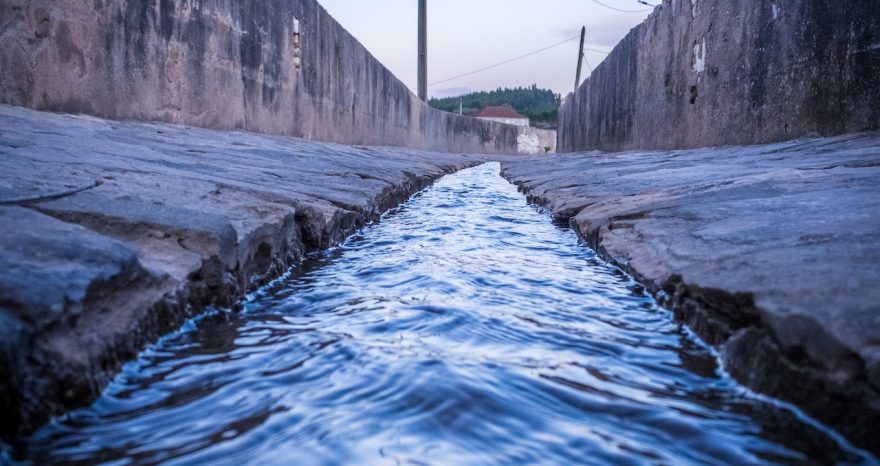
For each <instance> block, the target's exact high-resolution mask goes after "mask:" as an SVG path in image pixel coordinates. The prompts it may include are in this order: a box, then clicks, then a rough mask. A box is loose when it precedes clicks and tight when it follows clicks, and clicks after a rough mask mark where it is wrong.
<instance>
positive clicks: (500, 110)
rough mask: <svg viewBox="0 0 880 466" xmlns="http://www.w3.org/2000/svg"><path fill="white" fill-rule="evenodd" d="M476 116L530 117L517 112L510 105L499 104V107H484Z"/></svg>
mask: <svg viewBox="0 0 880 466" xmlns="http://www.w3.org/2000/svg"><path fill="white" fill-rule="evenodd" d="M474 116H475V117H483V118H528V117H526V116H524V115H520V114H519V113H517V112H516V110H514V109H513V107H511V106H510V105H499V106H497V107H493V106H491V105H490V106H488V107H483V109H482V110H480V111H479V112H477V113H476V114H474Z"/></svg>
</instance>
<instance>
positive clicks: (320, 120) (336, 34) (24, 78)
mask: <svg viewBox="0 0 880 466" xmlns="http://www.w3.org/2000/svg"><path fill="white" fill-rule="evenodd" d="M0 103H7V104H12V105H20V106H26V107H30V108H34V109H38V110H51V111H62V112H71V113H83V114H89V115H96V116H100V117H104V118H112V119H138V120H158V121H167V122H172V123H181V124H187V125H193V126H199V127H203V128H213V129H224V130H237V129H242V130H246V131H256V132H263V133H271V134H281V135H291V136H297V137H303V138H307V139H316V140H322V141H333V142H341V143H351V144H373V145H393V146H407V147H413V148H421V149H427V150H440V151H450V152H489V153H492V152H505V153H516V151H517V137H518V135H519V134H520V131H521V130H519V129H517V128H516V127H514V126H511V125H502V124H497V123H493V122H488V121H483V120H478V119H475V118H471V117H464V116H459V115H455V114H452V113H448V112H442V111H439V110H436V109H432V108H430V107H428V106H427V105H426V104H425V103H424V102H422V101H420V100H419V99H418V98H417V97H416V96H415V95H414V94H413V93H412V92H411V91H410V90H409V89H408V88H407V87H406V85H405V84H403V83H402V82H401V81H400V80H398V79H397V78H396V77H395V76H394V75H393V74H392V73H391V72H390V71H389V70H388V69H387V68H385V67H384V66H383V65H382V64H381V63H379V61H378V60H376V59H375V58H374V57H373V56H372V55H371V54H370V53H369V52H368V51H367V50H366V49H365V48H364V47H363V46H362V45H361V44H360V43H358V42H357V40H356V39H355V38H354V37H352V36H351V34H349V33H348V32H347V31H346V30H345V29H344V28H343V27H342V26H340V25H339V24H338V23H337V22H336V21H335V20H334V19H333V18H332V17H331V16H330V15H329V14H328V13H327V12H326V11H325V10H324V9H323V8H322V7H321V6H320V5H319V4H318V2H317V1H315V0H260V1H255V0H249V1H228V0H201V1H198V2H184V1H168V0H162V1H134V0H94V1H91V0H90V1H83V0H0Z"/></svg>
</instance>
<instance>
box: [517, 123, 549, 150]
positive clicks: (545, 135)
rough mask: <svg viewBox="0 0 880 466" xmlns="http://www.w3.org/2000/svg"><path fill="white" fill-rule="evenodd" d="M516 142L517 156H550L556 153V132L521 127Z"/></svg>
mask: <svg viewBox="0 0 880 466" xmlns="http://www.w3.org/2000/svg"><path fill="white" fill-rule="evenodd" d="M516 142H517V153H519V154H552V153H554V152H556V131H553V130H548V129H540V128H532V127H529V126H521V127H520V130H519V136H517V139H516Z"/></svg>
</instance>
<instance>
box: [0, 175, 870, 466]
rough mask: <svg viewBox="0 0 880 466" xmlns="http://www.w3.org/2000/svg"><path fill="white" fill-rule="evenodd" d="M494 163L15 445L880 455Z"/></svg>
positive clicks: (41, 448) (635, 455)
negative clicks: (759, 381)
mask: <svg viewBox="0 0 880 466" xmlns="http://www.w3.org/2000/svg"><path fill="white" fill-rule="evenodd" d="M498 169H499V167H498V165H497V164H487V165H484V166H481V167H478V168H474V169H470V170H465V171H463V172H460V173H457V174H455V175H451V176H448V177H446V178H444V179H443V180H441V181H439V182H438V183H436V184H435V185H434V186H433V187H431V188H430V189H428V190H426V191H424V192H422V193H420V194H418V195H416V196H415V197H414V198H413V199H412V200H411V201H410V202H408V203H406V204H405V205H403V206H402V207H400V208H398V209H396V210H395V211H393V212H392V213H390V214H389V215H386V216H385V218H384V220H383V222H382V223H381V224H378V225H374V226H371V227H368V228H366V229H365V230H364V231H362V232H360V233H359V234H358V235H356V236H354V237H352V238H351V239H349V240H348V241H347V242H346V243H345V244H344V245H342V246H341V247H340V248H337V249H335V250H333V251H330V252H328V253H326V254H323V255H321V256H320V257H316V258H313V259H311V260H310V261H309V262H307V263H305V264H303V265H302V266H301V267H298V268H297V270H295V271H294V273H293V274H292V275H291V276H290V278H288V279H286V280H284V281H282V282H279V283H276V284H274V285H273V286H272V287H270V288H266V289H264V290H261V291H259V292H257V293H255V294H254V296H253V299H252V300H250V301H249V302H247V303H246V304H245V309H244V311H243V312H240V313H232V312H214V313H210V314H208V315H206V316H204V317H202V318H199V319H197V320H194V321H192V322H190V323H188V324H187V325H186V326H184V327H183V328H182V329H181V330H180V331H178V332H176V333H174V334H171V335H169V336H167V337H165V338H163V339H162V340H161V341H160V342H159V343H157V344H156V345H153V346H152V347H151V348H149V349H148V350H146V351H144V352H143V353H142V354H141V355H140V357H139V358H138V360H137V361H134V362H132V363H129V364H127V365H126V366H125V367H124V369H123V372H122V373H121V374H120V375H119V376H118V377H117V378H116V380H115V381H114V382H113V383H112V384H111V385H110V386H109V387H108V388H107V390H106V391H105V393H104V395H103V396H102V397H101V398H100V399H99V400H97V401H96V402H95V403H94V404H93V405H92V406H90V407H88V408H85V409H81V410H78V411H75V412H73V413H71V414H69V415H67V416H65V417H63V418H59V419H57V420H55V421H53V422H52V423H50V424H48V425H47V426H45V427H44V428H43V429H41V430H40V431H38V432H37V433H36V434H35V435H34V436H33V437H32V438H30V439H29V440H28V441H27V442H24V443H23V444H22V445H20V446H19V448H18V449H17V451H16V455H17V456H18V457H19V458H27V459H29V460H33V461H34V462H38V463H43V462H67V463H96V462H107V463H115V464H125V463H141V464H143V463H147V464H149V463H160V462H167V463H169V464H242V463H252V464H290V463H300V464H342V463H366V464H399V463H405V464H498V463H549V464H572V463H576V464H719V463H724V464H756V463H761V464H763V463H773V462H776V463H789V464H793V463H798V464H801V463H809V462H814V463H833V462H838V463H843V462H848V463H860V462H862V463H869V462H872V461H874V460H873V458H870V457H867V456H864V454H863V453H861V452H858V451H856V450H853V449H852V448H851V447H849V446H848V445H846V444H845V442H842V441H840V439H839V436H837V435H836V434H834V433H833V432H832V431H829V430H827V429H825V428H824V427H822V426H820V425H819V424H817V423H815V422H812V421H809V420H808V419H807V418H806V417H805V416H803V415H802V414H801V413H799V412H798V411H797V410H794V409H792V408H790V407H788V406H786V405H783V404H781V403H777V402H773V401H770V400H766V399H764V398H762V397H759V396H756V395H752V394H751V393H750V392H749V391H747V390H744V389H743V388H742V387H740V386H738V385H737V384H736V383H735V382H733V381H732V380H731V379H730V378H729V377H727V376H726V375H724V374H723V373H722V372H721V371H720V370H719V368H718V366H717V358H716V357H715V356H714V354H713V353H712V352H711V351H710V350H708V349H707V348H706V347H705V346H704V345H703V344H702V343H701V342H699V341H697V340H696V339H695V338H693V337H692V336H691V335H690V334H689V332H687V331H686V330H684V329H682V328H681V326H680V325H678V324H676V323H674V322H673V321H672V320H671V317H670V315H669V314H668V313H667V312H665V311H663V310H662V309H660V308H658V307H657V306H656V304H655V303H654V301H653V300H652V299H651V298H650V297H648V296H646V295H645V293H644V289H643V288H642V287H641V286H639V285H638V284H636V283H634V282H632V281H631V280H630V279H629V278H628V277H627V276H626V275H624V274H622V273H621V272H620V271H619V270H616V269H614V268H612V267H609V266H607V265H605V264H604V263H602V262H601V261H600V260H598V259H597V258H596V256H595V255H594V254H593V253H592V252H591V251H590V250H589V249H587V248H586V247H584V246H583V245H581V244H578V240H577V238H576V236H575V235H574V234H573V233H572V232H571V231H569V230H565V229H560V228H558V227H556V226H554V225H553V223H552V222H551V220H550V217H549V216H548V215H547V214H546V213H544V212H541V211H540V210H539V209H536V208H534V207H532V206H529V205H527V203H526V202H525V199H524V198H523V196H521V195H520V194H519V193H517V192H516V190H515V189H514V188H513V187H512V186H511V185H509V184H508V183H506V182H505V181H504V180H502V179H501V178H500V177H499V176H498Z"/></svg>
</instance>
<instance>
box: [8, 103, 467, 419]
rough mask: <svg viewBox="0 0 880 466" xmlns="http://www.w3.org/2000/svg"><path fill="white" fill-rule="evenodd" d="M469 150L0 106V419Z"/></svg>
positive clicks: (76, 390) (48, 407)
mask: <svg viewBox="0 0 880 466" xmlns="http://www.w3.org/2000/svg"><path fill="white" fill-rule="evenodd" d="M481 160H482V159H480V158H479V156H466V155H455V154H441V153H429V152H419V151H414V150H408V149H399V148H380V147H369V148H367V147H352V146H343V145H336V144H327V143H318V142H311V141H306V140H299V139H292V138H283V137H271V136H261V135H255V134H247V133H225V132H216V131H209V130H203V129H193V128H186V127H182V126H174V125H167V124H150V123H120V122H111V121H106V120H99V119H95V118H90V117H72V116H63V115H54V114H47V113H37V112H33V111H28V110H24V109H19V108H14V107H7V106H0V223H2V225H3V226H2V227H0V400H2V401H0V419H2V421H0V424H2V427H3V430H4V431H5V432H6V433H7V434H8V433H11V432H13V431H19V430H22V429H24V430H27V429H29V428H33V427H36V426H38V425H39V424H41V423H42V422H44V421H45V420H46V418H47V416H48V415H51V414H59V413H62V412H64V411H66V410H68V409H70V408H72V407H74V406H78V405H82V404H84V403H87V402H89V401H90V400H92V399H93V398H94V397H95V396H96V395H97V394H98V393H99V391H100V390H101V389H102V388H103V386H104V385H105V383H106V382H107V381H108V379H109V378H110V377H112V376H113V375H114V374H115V373H116V372H117V370H118V368H119V367H120V364H121V363H123V362H125V361H126V360H129V359H131V358H132V357H133V356H135V355H136V354H137V352H138V351H139V350H140V349H141V348H142V347H143V346H144V345H145V344H146V343H148V342H150V341H153V340H154V339H155V338H157V337H158V336H159V335H161V334H162V333H164V332H167V331H169V330H171V329H174V328H176V327H177V326H179V325H180V324H181V323H182V321H183V320H184V319H185V318H186V317H187V316H191V315H193V314H194V313H196V312H198V311H199V310H201V309H204V308H205V307H206V306H211V305H218V306H220V305H229V304H233V303H235V302H237V301H238V300H239V299H240V298H241V297H242V296H243V294H244V293H245V292H246V291H247V290H249V289H252V288H254V287H255V286H256V285H258V284H260V283H262V282H264V281H266V280H267V279H269V278H271V277H274V276H276V275H277V274H278V273H279V272H282V271H283V270H285V269H286V268H287V266H289V265H290V264H292V263H293V262H294V261H296V260H298V259H299V258H301V257H302V256H303V254H304V253H305V252H307V251H309V250H316V249H318V248H321V247H326V246H329V245H332V244H334V243H336V242H338V241H340V240H341V239H343V238H345V237H346V236H347V235H348V234H350V233H352V232H353V231H354V230H355V229H357V228H359V227H360V226H363V225H364V224H365V223H366V222H368V221H372V220H376V219H377V218H378V215H379V214H380V213H381V212H383V211H385V210H387V209H389V208H391V207H393V206H394V205H396V204H398V203H399V202H401V201H403V200H405V199H406V198H407V197H408V196H409V195H410V194H412V193H413V192H415V191H417V190H419V189H421V188H422V187H424V186H426V185H427V184H428V183H429V182H430V181H432V180H433V179H435V178H437V177H439V176H441V175H443V174H445V173H448V172H451V171H454V170H456V169H460V168H463V167H465V166H469V165H474V164H476V163H478V162H479V161H481Z"/></svg>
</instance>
